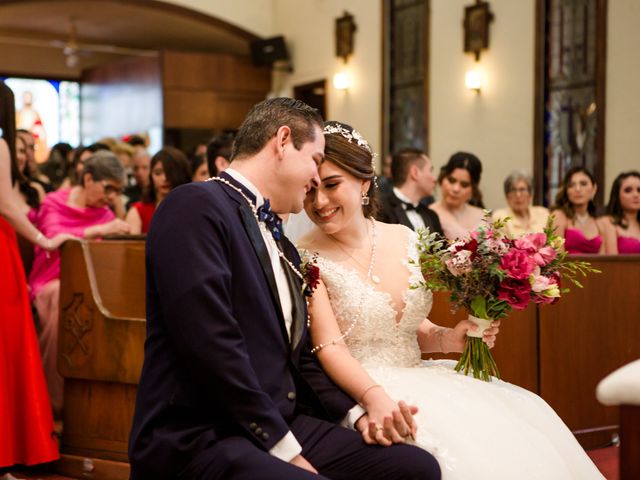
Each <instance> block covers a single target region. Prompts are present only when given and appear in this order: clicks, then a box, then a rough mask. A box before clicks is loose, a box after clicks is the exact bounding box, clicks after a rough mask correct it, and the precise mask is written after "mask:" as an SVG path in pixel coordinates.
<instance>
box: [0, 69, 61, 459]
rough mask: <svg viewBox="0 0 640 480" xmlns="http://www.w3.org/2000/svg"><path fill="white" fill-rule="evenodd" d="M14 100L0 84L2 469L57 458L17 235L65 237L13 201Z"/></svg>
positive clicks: (45, 242) (45, 243) (40, 241)
mask: <svg viewBox="0 0 640 480" xmlns="http://www.w3.org/2000/svg"><path fill="white" fill-rule="evenodd" d="M13 101H14V100H13V93H12V92H11V90H10V89H9V88H8V87H7V86H6V85H5V84H4V83H3V82H1V81H0V129H1V130H2V138H0V266H1V268H0V469H1V468H3V467H9V466H12V465H17V464H21V465H35V464H38V463H45V462H51V461H53V460H56V459H57V458H58V457H59V454H58V446H57V444H56V441H55V438H54V435H53V417H52V415H51V407H50V405H49V395H48V393H47V387H46V384H45V381H44V375H43V372H42V362H41V359H40V351H39V350H38V341H37V338H36V331H35V325H34V322H33V316H32V315H31V306H30V304H29V296H28V294H27V282H26V279H25V275H24V270H23V267H22V262H21V260H20V255H19V253H18V246H17V242H16V232H17V233H19V234H20V235H22V236H23V237H24V238H26V239H27V240H29V241H31V242H33V243H34V244H36V245H38V246H40V247H41V248H44V249H46V250H47V251H51V250H54V249H57V248H58V246H60V244H61V243H62V242H64V241H65V240H66V239H67V238H68V235H62V236H56V237H54V238H51V239H49V238H47V237H46V236H44V235H43V234H42V232H40V231H38V230H37V229H36V228H35V227H34V226H33V225H32V224H31V223H30V222H29V220H28V219H27V216H26V214H25V212H24V211H23V210H21V209H20V207H19V206H18V205H16V203H15V197H14V188H13V186H14V185H15V184H16V183H17V182H18V181H19V180H21V179H22V177H21V173H20V170H19V168H18V164H17V160H16V155H15V111H14V103H13Z"/></svg>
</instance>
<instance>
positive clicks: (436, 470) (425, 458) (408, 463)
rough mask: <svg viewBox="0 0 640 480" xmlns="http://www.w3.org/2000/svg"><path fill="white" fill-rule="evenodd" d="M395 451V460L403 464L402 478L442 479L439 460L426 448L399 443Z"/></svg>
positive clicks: (412, 479)
mask: <svg viewBox="0 0 640 480" xmlns="http://www.w3.org/2000/svg"><path fill="white" fill-rule="evenodd" d="M388 450H390V451H393V455H394V462H395V464H396V465H401V466H402V470H401V471H400V472H399V476H398V477H396V478H401V479H402V480H440V478H441V476H442V474H441V472H440V465H438V461H437V460H436V459H435V458H434V457H433V455H431V454H430V453H429V452H427V451H426V450H423V449H421V448H418V447H413V446H409V445H397V446H394V447H393V448H389V449H388Z"/></svg>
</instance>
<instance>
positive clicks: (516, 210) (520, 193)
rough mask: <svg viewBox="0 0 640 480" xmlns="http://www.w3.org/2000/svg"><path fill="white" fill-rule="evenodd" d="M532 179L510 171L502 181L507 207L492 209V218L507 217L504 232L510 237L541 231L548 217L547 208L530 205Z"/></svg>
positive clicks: (518, 172)
mask: <svg viewBox="0 0 640 480" xmlns="http://www.w3.org/2000/svg"><path fill="white" fill-rule="evenodd" d="M532 193H533V180H532V179H531V177H530V176H529V175H528V174H527V173H525V172H521V171H516V172H512V173H511V175H509V176H508V177H507V179H506V180H505V181H504V195H505V197H506V199H507V208H500V209H498V210H494V212H493V219H494V220H498V219H499V218H505V217H509V221H508V222H507V224H506V229H505V230H506V232H507V235H509V236H510V237H512V238H515V237H519V236H521V235H524V234H525V233H535V232H542V231H543V230H544V227H545V226H546V225H547V220H548V219H549V210H547V209H546V208H545V207H537V206H532V205H531V198H532Z"/></svg>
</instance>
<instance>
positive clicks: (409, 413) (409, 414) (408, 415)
mask: <svg viewBox="0 0 640 480" xmlns="http://www.w3.org/2000/svg"><path fill="white" fill-rule="evenodd" d="M398 406H399V407H400V413H401V414H402V416H403V418H404V421H405V422H406V423H407V426H408V427H409V430H410V431H409V432H407V435H408V434H409V433H410V434H411V435H413V436H415V429H416V422H415V421H414V419H413V416H414V415H415V414H416V413H418V408H417V407H414V406H409V405H407V404H406V403H405V402H404V401H403V400H400V401H399V402H398ZM405 436H406V435H405Z"/></svg>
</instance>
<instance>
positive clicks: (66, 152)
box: [40, 143, 73, 190]
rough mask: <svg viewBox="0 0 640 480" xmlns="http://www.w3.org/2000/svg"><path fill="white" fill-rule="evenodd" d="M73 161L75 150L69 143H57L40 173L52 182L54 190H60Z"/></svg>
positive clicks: (41, 166) (50, 151) (41, 167)
mask: <svg viewBox="0 0 640 480" xmlns="http://www.w3.org/2000/svg"><path fill="white" fill-rule="evenodd" d="M72 160H73V148H72V147H71V145H69V144H68V143H56V144H55V145H54V146H53V147H51V150H49V158H47V161H46V162H44V163H43V164H42V165H40V171H41V172H42V173H43V174H44V175H45V176H46V177H47V178H48V179H49V180H50V181H51V186H52V187H53V189H54V190H57V189H58V188H60V185H61V184H62V182H63V181H64V180H65V178H67V176H68V175H69V169H70V168H71V164H72Z"/></svg>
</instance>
